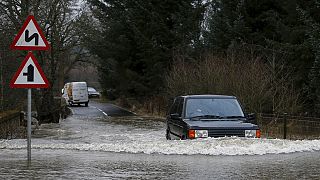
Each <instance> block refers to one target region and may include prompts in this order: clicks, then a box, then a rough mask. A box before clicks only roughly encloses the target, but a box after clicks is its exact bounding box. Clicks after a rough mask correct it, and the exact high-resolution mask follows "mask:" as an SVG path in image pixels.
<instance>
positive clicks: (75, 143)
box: [0, 102, 320, 179]
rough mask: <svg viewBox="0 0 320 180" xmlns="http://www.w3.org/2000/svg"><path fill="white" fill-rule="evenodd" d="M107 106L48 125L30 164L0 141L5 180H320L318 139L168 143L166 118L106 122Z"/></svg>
mask: <svg viewBox="0 0 320 180" xmlns="http://www.w3.org/2000/svg"><path fill="white" fill-rule="evenodd" d="M108 106H109V107H108ZM110 106H111V107H112V105H110V104H101V103H97V102H91V103H90V104H89V107H73V108H72V111H73V114H74V115H72V116H70V117H68V118H67V119H65V120H62V121H61V123H60V124H43V125H42V126H41V128H40V129H39V130H38V131H36V133H35V134H34V135H33V139H32V163H31V164H27V161H26V159H27V158H26V156H27V151H26V140H22V139H16V140H0V177H1V179H2V178H3V179H20V178H27V179H29V178H31V179H33V178H34V179H57V178H58V179H124V178H130V179H194V178H197V179H257V178H259V179H284V178H285V179H319V178H320V172H319V169H320V140H302V141H290V140H277V139H273V140H272V139H243V138H218V139H214V138H208V139H202V140H186V141H167V140H166V139H165V135H164V134H165V133H164V132H165V123H164V122H163V120H161V119H151V118H148V117H139V116H127V117H109V116H107V115H110V113H109V114H108V109H110ZM112 108H115V107H112ZM113 110H114V109H113ZM112 112H115V111H112ZM115 114H116V113H115ZM128 115H130V113H129V114H128Z"/></svg>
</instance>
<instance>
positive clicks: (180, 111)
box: [177, 98, 183, 117]
mask: <svg viewBox="0 0 320 180" xmlns="http://www.w3.org/2000/svg"><path fill="white" fill-rule="evenodd" d="M182 110H183V98H179V99H178V107H177V113H178V114H179V117H181V116H182Z"/></svg>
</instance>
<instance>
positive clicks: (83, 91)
mask: <svg viewBox="0 0 320 180" xmlns="http://www.w3.org/2000/svg"><path fill="white" fill-rule="evenodd" d="M62 97H64V98H65V100H66V102H67V103H68V104H69V105H70V106H72V105H74V104H78V105H80V104H84V105H85V106H88V103H89V97H88V87H87V83H86V82H70V83H67V84H65V85H64V88H63V89H62Z"/></svg>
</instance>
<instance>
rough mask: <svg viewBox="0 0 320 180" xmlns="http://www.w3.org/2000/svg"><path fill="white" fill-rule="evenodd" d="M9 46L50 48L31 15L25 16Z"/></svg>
mask: <svg viewBox="0 0 320 180" xmlns="http://www.w3.org/2000/svg"><path fill="white" fill-rule="evenodd" d="M10 48H11V49H16V50H28V51H29V50H30V51H32V50H48V49H49V48H50V45H49V43H48V41H47V40H46V38H45V36H44V35H43V33H42V31H41V28H40V26H39V24H38V23H37V21H36V19H35V18H34V16H33V15H29V16H28V17H27V19H26V21H25V22H24V24H23V26H22V28H21V29H20V31H19V32H18V34H17V36H16V37H15V38H14V40H13V42H12V44H11V46H10Z"/></svg>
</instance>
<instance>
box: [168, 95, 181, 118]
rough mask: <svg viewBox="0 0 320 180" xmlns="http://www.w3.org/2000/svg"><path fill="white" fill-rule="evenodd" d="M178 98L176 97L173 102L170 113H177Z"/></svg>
mask: <svg viewBox="0 0 320 180" xmlns="http://www.w3.org/2000/svg"><path fill="white" fill-rule="evenodd" d="M178 100H179V99H178V98H176V99H174V102H173V104H172V106H171V108H170V111H169V114H175V113H177V108H178V105H179V104H178Z"/></svg>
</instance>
